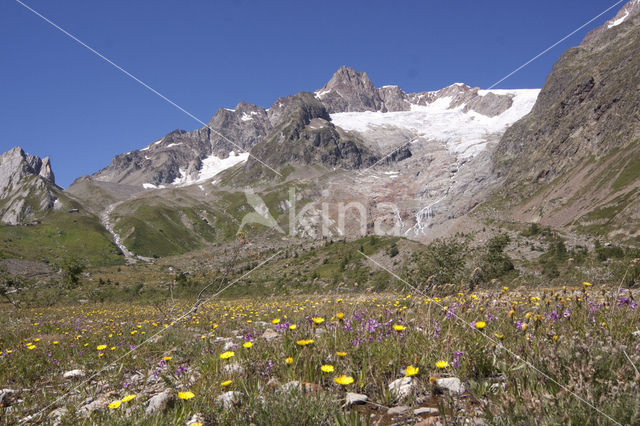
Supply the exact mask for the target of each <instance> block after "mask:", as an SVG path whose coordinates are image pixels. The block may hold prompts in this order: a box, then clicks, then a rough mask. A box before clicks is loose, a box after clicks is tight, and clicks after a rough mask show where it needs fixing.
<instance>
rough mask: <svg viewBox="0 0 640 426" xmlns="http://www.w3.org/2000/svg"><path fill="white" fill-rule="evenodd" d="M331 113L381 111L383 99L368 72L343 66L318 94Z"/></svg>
mask: <svg viewBox="0 0 640 426" xmlns="http://www.w3.org/2000/svg"><path fill="white" fill-rule="evenodd" d="M317 96H318V98H320V99H321V100H322V103H323V104H324V105H325V106H326V107H327V111H328V112H329V113H330V114H333V113H334V112H352V111H380V110H382V109H383V101H382V98H381V97H380V94H379V93H378V89H376V87H375V86H374V85H373V83H372V82H371V80H370V79H369V76H367V73H364V72H357V71H355V70H353V69H352V68H347V67H341V68H340V69H338V71H336V72H335V74H334V75H333V77H331V80H329V82H328V83H327V84H325V85H324V87H323V88H322V89H320V91H319V92H318V94H317Z"/></svg>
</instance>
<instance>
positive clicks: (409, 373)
mask: <svg viewBox="0 0 640 426" xmlns="http://www.w3.org/2000/svg"><path fill="white" fill-rule="evenodd" d="M419 371H420V367H414V366H413V365H410V366H408V367H407V368H406V369H405V370H404V375H405V376H415V375H416V374H418V372H419Z"/></svg>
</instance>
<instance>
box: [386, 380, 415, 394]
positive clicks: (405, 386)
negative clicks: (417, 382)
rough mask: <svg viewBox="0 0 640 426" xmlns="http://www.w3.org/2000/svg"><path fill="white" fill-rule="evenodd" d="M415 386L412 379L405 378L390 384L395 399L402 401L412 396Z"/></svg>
mask: <svg viewBox="0 0 640 426" xmlns="http://www.w3.org/2000/svg"><path fill="white" fill-rule="evenodd" d="M413 387H414V384H413V379H412V378H411V377H403V378H401V379H397V380H394V381H393V382H391V383H390V384H389V390H390V391H391V393H392V394H393V396H394V397H396V398H398V399H401V398H406V397H407V396H409V394H411V391H412V390H413Z"/></svg>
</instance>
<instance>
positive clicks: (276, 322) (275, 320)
mask: <svg viewBox="0 0 640 426" xmlns="http://www.w3.org/2000/svg"><path fill="white" fill-rule="evenodd" d="M271 322H272V323H273V324H280V318H274V319H272V320H271Z"/></svg>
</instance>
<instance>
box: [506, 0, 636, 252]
mask: <svg viewBox="0 0 640 426" xmlns="http://www.w3.org/2000/svg"><path fill="white" fill-rule="evenodd" d="M494 170H495V172H496V174H497V175H498V176H500V178H501V179H504V180H503V182H504V183H503V185H502V190H501V193H502V194H508V195H505V196H504V198H505V200H507V201H508V202H507V205H508V206H509V207H507V210H508V211H510V213H511V214H512V215H513V217H514V218H515V219H517V220H524V221H541V222H542V223H547V224H550V225H554V226H559V227H565V226H571V227H573V228H575V229H583V230H587V231H589V232H591V233H595V234H599V235H601V236H603V237H605V238H614V237H615V236H616V235H618V236H620V237H622V238H623V239H625V240H629V239H631V240H633V239H638V238H639V237H640V232H639V231H638V229H639V228H640V215H639V214H638V211H640V201H639V197H638V191H639V190H640V182H639V179H640V2H638V1H637V0H633V1H631V2H629V3H628V4H626V5H625V6H624V7H623V8H622V10H621V11H620V12H619V13H618V15H617V16H616V17H615V18H614V19H612V20H610V21H608V22H607V23H605V24H604V25H603V26H601V27H599V28H597V29H595V30H594V31H592V32H590V33H589V34H588V35H587V36H586V38H585V40H584V41H583V42H582V43H581V44H580V45H579V46H577V47H574V48H571V49H569V50H568V51H566V52H565V53H564V54H563V55H562V56H561V58H560V59H559V60H558V61H557V62H556V64H555V65H554V67H553V70H552V72H551V74H550V75H549V77H548V78H547V81H546V83H545V85H544V87H543V88H542V91H541V92H540V96H539V98H538V101H537V102H536V105H535V107H534V108H533V110H532V111H531V113H530V114H528V115H527V116H525V117H524V118H523V119H522V120H520V121H519V122H517V123H516V124H514V125H513V126H511V127H510V128H509V129H508V130H507V131H506V133H505V134H504V136H503V137H502V139H501V141H500V143H499V145H498V147H497V149H496V153H495V156H494ZM518 203H521V204H520V205H518ZM614 212H615V214H613V213H614Z"/></svg>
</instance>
